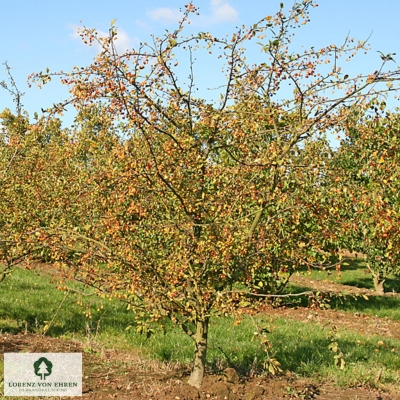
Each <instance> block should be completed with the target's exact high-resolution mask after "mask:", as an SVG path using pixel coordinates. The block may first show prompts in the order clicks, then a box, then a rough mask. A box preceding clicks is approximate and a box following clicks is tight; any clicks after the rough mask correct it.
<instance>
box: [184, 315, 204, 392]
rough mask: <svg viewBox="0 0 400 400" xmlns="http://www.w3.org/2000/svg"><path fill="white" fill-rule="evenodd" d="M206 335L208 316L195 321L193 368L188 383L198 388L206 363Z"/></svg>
mask: <svg viewBox="0 0 400 400" xmlns="http://www.w3.org/2000/svg"><path fill="white" fill-rule="evenodd" d="M207 337H208V318H205V319H204V320H201V321H197V322H196V335H195V338H194V340H195V349H194V360H193V369H192V373H191V374H190V378H189V381H188V383H189V385H191V386H194V387H195V388H197V389H199V388H200V386H201V384H202V383H203V377H204V369H205V365H206V354H207Z"/></svg>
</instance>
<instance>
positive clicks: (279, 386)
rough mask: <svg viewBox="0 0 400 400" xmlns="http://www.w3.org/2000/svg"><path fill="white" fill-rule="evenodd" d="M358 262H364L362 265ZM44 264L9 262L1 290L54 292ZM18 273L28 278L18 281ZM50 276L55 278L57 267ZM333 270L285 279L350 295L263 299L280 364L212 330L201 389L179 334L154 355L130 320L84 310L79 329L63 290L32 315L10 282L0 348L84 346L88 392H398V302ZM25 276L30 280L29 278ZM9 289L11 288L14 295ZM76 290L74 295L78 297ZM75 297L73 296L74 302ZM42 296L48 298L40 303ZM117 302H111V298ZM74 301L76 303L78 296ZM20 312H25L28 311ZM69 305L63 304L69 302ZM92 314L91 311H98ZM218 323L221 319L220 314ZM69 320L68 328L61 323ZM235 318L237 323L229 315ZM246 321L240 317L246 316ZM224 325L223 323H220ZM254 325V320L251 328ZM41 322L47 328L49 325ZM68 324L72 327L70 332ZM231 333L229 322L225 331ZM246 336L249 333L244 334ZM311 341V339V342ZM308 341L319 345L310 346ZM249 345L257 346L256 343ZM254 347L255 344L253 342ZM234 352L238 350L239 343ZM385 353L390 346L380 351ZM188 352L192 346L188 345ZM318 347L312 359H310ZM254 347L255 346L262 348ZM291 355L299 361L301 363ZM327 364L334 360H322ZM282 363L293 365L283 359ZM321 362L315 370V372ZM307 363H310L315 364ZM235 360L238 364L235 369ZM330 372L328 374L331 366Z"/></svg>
mask: <svg viewBox="0 0 400 400" xmlns="http://www.w3.org/2000/svg"><path fill="white" fill-rule="evenodd" d="M350 269H351V268H350ZM359 269H360V270H361V268H359ZM41 270H42V272H40V273H38V274H37V275H35V273H34V272H33V271H24V270H17V271H15V275H14V276H12V277H10V278H11V279H9V280H7V281H5V282H3V284H2V286H1V287H0V291H2V298H3V299H5V297H4V293H5V292H7V290H9V289H10V288H8V289H7V285H10V284H11V282H14V284H16V283H18V284H19V285H20V286H21V289H22V290H25V293H26V297H27V298H28V302H29V298H30V294H31V293H36V295H39V296H40V295H41V294H42V292H41V291H42V290H43V289H44V290H46V289H45V287H46V285H47V291H48V292H51V293H52V294H51V293H50V294H51V297H53V299H54V298H55V296H54V293H53V292H52V291H53V290H55V288H54V285H53V286H51V285H49V283H48V281H47V282H43V285H44V286H41V282H42V280H43V279H44V278H50V277H51V275H50V272H54V270H52V269H51V267H49V266H42V267H41ZM35 271H37V268H36V269H35ZM349 273H350V272H349ZM21 274H22V275H21ZM20 275H21V276H20ZM32 275H35V277H36V278H35V279H32V278H31V276H32ZM24 277H25V278H26V277H28V278H29V279H28V280H25V281H24V280H23V279H24ZM51 279H52V280H53V281H54V280H55V279H54V277H53V278H51ZM339 279H340V280H343V281H346V271H343V272H342V274H341V275H339V274H337V273H335V272H332V273H328V272H321V273H318V272H317V273H313V274H308V273H307V272H306V271H304V272H300V273H298V274H296V275H294V276H293V277H292V279H291V290H292V291H296V290H297V291H300V290H304V289H314V288H316V289H317V290H319V291H321V292H326V293H333V292H335V293H337V292H342V293H344V294H345V297H346V299H343V298H339V299H340V300H339V301H338V300H335V299H332V301H331V302H330V303H329V304H330V306H331V308H326V309H321V308H315V307H312V305H311V304H307V302H306V301H305V300H304V299H303V300H301V301H300V300H299V301H295V300H293V299H291V300H288V299H285V301H286V300H287V301H286V303H284V302H283V301H282V303H281V304H280V305H279V306H277V305H275V306H272V305H271V304H266V305H265V308H264V310H263V311H262V312H261V313H260V314H259V317H260V318H263V319H264V320H265V321H267V322H268V324H269V327H270V329H271V338H270V340H271V343H272V349H271V351H272V353H274V351H276V355H275V356H276V357H277V358H278V359H279V360H280V361H281V363H282V367H283V369H284V372H283V373H282V374H278V375H276V376H272V375H270V374H265V373H264V374H263V373H262V371H261V370H260V369H259V368H258V367H259V366H257V365H256V364H257V363H256V357H255V359H253V360H252V361H251V362H249V361H248V362H247V363H246V362H245V361H244V360H243V359H240V356H239V355H238V358H237V359H234V357H233V355H232V354H234V353H232V352H230V350H229V348H228V347H229V346H228V347H226V346H227V345H226V344H225V343H224V342H217V343H216V344H215V343H213V342H212V341H211V340H210V352H209V353H210V357H209V358H210V362H209V366H208V371H207V376H206V378H205V381H204V383H203V385H202V387H201V388H200V389H199V390H197V389H195V388H193V387H190V386H189V385H187V384H186V381H187V379H188V376H189V374H190V363H189V362H188V363H185V359H184V357H183V356H182V355H181V356H180V355H179V354H178V352H174V350H173V349H172V350H171V347H177V346H178V345H179V343H178V345H177V344H175V345H174V344H173V343H172V342H169V343H168V344H166V346H167V347H162V344H161V345H159V346H161V347H159V348H158V350H157V351H156V353H158V354H156V355H154V356H153V357H152V356H151V354H150V353H149V352H148V351H146V346H148V344H147V343H148V342H149V340H146V339H144V340H143V341H142V342H141V344H138V343H136V345H135V346H132V344H130V345H129V344H127V343H126V342H127V339H126V337H127V336H124V334H125V335H127V334H129V332H130V329H128V330H126V331H125V330H124V329H121V330H122V331H125V332H123V333H122V334H121V336H120V337H119V339H115V338H112V337H111V336H110V332H109V330H108V331H107V329H108V328H107V326H106V325H107V323H106V319H104V320H102V321H101V320H100V319H99V320H97V322H96V321H95V322H96V324H94V323H93V324H90V323H88V321H89V320H88V319H85V318H86V317H85V318H83V319H82V322H85V321H86V322H85V323H84V325H83V326H85V330H86V332H85V333H83V334H81V335H79V333H78V331H79V330H82V327H81V328H79V326H78V325H79V324H78V322H74V323H75V324H76V326H75V327H74V326H72V325H73V322H72V321H68V318H70V316H71V315H72V314H71V315H65V316H64V317H63V316H62V311H63V310H64V309H65V308H66V307H68V309H70V308H73V305H72V304H70V305H69V304H68V301H69V300H65V302H64V303H63V304H61V302H60V301H59V299H56V302H55V303H54V308H53V309H52V310H53V311H52V312H51V314H52V315H50V316H49V318H48V319H49V320H51V319H52V317H55V318H54V319H53V320H51V321H49V320H46V321H42V316H41V314H40V312H37V313H36V316H35V319H32V317H33V315H34V314H32V311H33V308H32V310H30V311H29V310H28V311H29V312H27V310H26V308H27V307H28V306H27V305H26V304H25V306H24V307H25V311H24V307H23V305H24V301H23V300H22V299H18V295H16V294H15V293H12V292H9V293H8V298H9V300H11V301H12V302H13V303H14V305H15V312H16V313H19V320H18V321H16V322H15V323H13V322H12V318H13V315H12V311H11V310H10V309H9V308H8V312H5V311H4V310H1V318H0V325H1V335H0V351H1V352H2V353H4V352H81V353H82V354H83V398H87V399H109V398H121V399H124V398H125V399H181V400H182V399H246V400H250V399H253V400H255V399H296V398H299V399H358V400H360V399H382V400H389V399H400V390H399V389H398V387H399V382H400V375H399V374H398V373H397V375H396V373H395V372H394V371H395V369H396V365H393V361H391V362H389V361H387V360H386V361H385V359H387V358H388V357H390V354H392V356H393V358H394V359H398V358H399V357H398V355H399V350H400V318H399V317H398V315H396V314H390V313H391V312H393V313H396V312H397V310H396V309H394V310H391V308H393V307H394V308H396V307H395V305H396V304H397V303H396V302H397V301H400V298H399V295H398V294H397V293H394V292H393V291H392V293H388V294H387V295H385V296H380V297H378V296H374V293H373V291H372V290H371V289H369V288H363V287H355V286H350V285H343V284H342V283H338V280H339ZM18 280H19V282H16V281H18ZM27 282H31V284H32V287H31V288H29V285H28V284H27ZM360 282H362V280H360V281H359V283H360ZM359 286H362V284H359ZM365 286H368V285H365ZM11 289H12V288H11ZM14 292H15V291H14ZM59 294H60V298H61V301H62V300H63V299H64V297H65V298H67V297H66V296H65V295H64V293H63V292H60V293H59ZM353 295H357V297H356V298H354V297H353ZM13 296H16V297H15V298H12V297H13ZM363 296H364V297H367V298H368V300H366V299H365V298H364V297H363ZM10 297H11V299H10ZM72 297H74V296H72ZM90 298H91V302H96V301H97V300H95V299H94V298H93V297H90ZM42 299H43V295H42ZM68 299H69V298H68ZM5 300H6V299H5ZM73 300H74V302H75V303H76V298H75V297H74V298H73ZM71 301H72V300H71ZM80 301H81V300H79V299H78V302H80ZM31 302H32V301H31ZM393 302H394V303H393ZM395 303H396V304H395ZM60 305H61V307H60ZM37 306H38V305H37V304H36V307H37ZM42 306H44V305H43V304H42ZM115 306H116V307H117V305H115ZM18 307H20V308H18ZM32 307H35V305H32ZM77 307H78V308H79V306H77ZM80 307H81V309H83V310H84V311H85V312H86V313H87V312H88V309H87V307H86V306H85V305H84V306H83V307H82V306H80ZM385 308H387V310H385ZM50 309H51V308H49V309H48V310H47V312H49V310H50ZM105 309H107V305H105ZM397 309H398V308H397ZM24 312H27V314H26V315H24V314H23V313H24ZM65 312H67V310H66V309H65ZM385 312H387V313H388V316H385ZM28 314H29V316H28ZM64 318H65V320H64ZM92 319H94V320H96V314H95V312H94V311H93V315H92ZM231 322H232V321H231ZM64 323H65V324H66V325H64ZM216 323H217V324H218V322H216ZM46 324H47V326H46ZM68 325H69V328H70V329H69V330H68V329H67V327H68ZM97 325H99V326H97ZM231 325H234V324H232V323H231ZM242 325H246V323H245V321H243V323H242ZM239 327H240V325H239ZM333 327H334V331H335V332H336V333H337V334H336V336H335V337H334V339H332V337H331V338H330V339H329V338H327V336H328V335H332V334H331V333H328V332H332V331H333V329H332V328H333ZM115 328H116V327H115ZM224 329H225V330H227V328H226V327H225V328H224ZM251 329H252V328H251V327H250V331H251ZM103 330H104V331H107V333H106V334H105V335H102V334H101V331H103ZM44 331H46V334H45V335H44V334H43V332H44ZM74 331H75V334H73V332H74ZM312 331H320V332H321V333H322V336H325V339H326V340H325V341H324V340H322V339H321V337H322V336H321V337H317V336H315V337H314V336H312V335H313V334H312V333H311V332H312ZM243 332H244V331H243ZM243 332H242V333H243ZM229 335H230V333H229V331H228V330H227V336H229ZM238 335H239V336H240V334H237V335H236V336H235V337H232V338H231V339H229V338H228V339H227V340H232V346H237V347H238V346H239V345H240V343H242V346H244V345H243V343H244V342H240V341H238ZM293 335H294V336H297V337H301V341H302V342H303V347H302V346H301V345H299V346H298V347H297V348H296V349H295V350H293V349H288V352H292V353H296V351H297V353H298V354H297V355H295V354H293V360H292V361H291V362H292V364H291V362H290V361H288V360H286V361H284V360H282V359H281V358H285V351H284V350H283V349H284V344H285V341H288V342H289V341H293ZM157 336H158V337H159V336H161V338H159V339H157V340H159V341H161V343H162V342H163V341H164V342H165V343H166V342H168V341H170V340H171V339H170V337H169V336H168V335H165V336H163V334H158V335H156V336H155V337H157ZM250 336H251V335H250ZM163 337H164V339H163ZM245 340H247V341H249V342H250V341H251V339H250V337H249V335H247V337H246V338H245ZM301 341H300V342H301ZM309 341H311V343H308V342H309ZM330 341H331V342H332V341H337V343H338V344H339V347H340V348H341V349H342V350H343V358H344V359H345V361H346V367H345V369H344V370H343V371H341V370H340V369H339V368H336V367H335V366H334V365H333V364H334V361H333V360H334V355H335V354H337V353H333V352H332V351H330V350H329V349H328V344H329V342H330ZM253 343H254V341H253ZM307 343H308V345H307ZM219 344H220V345H221V347H222V348H221V349H220V350H221V351H220V353H219V354H220V356H221V352H223V354H224V356H225V357H222V358H224V359H223V360H222V359H220V360H219V361H216V357H215V355H213V348H214V349H215V348H218V347H220V346H219ZM300 344H301V343H300ZM183 345H184V344H182V346H183ZM312 345H314V346H316V347H315V348H314V349H312V348H311V349H310V347H312ZM396 346H399V347H396ZM189 347H190V342H189ZM363 347H365V348H366V349H369V350H368V351H371V354H369V353H368V351H367V352H366V353H360V354H358V355H357V356H355V355H354V354H353V355H352V354H351V353H352V352H353V351H354V352H357V351H358V350H360V351H361V349H362V348H363ZM168 348H170V349H169V351H170V353H169V354H167V353H168ZM255 349H256V354H257V347H255ZM153 350H154V347H153ZM215 351H216V350H215ZM215 351H214V353H215ZM246 351H247V356H249V353H250V352H251V351H250V350H243V352H246ZM258 351H259V352H260V351H261V350H260V349H258ZM182 352H183V350H182ZM239 353H240V351H238V354H239ZM316 353H318V354H322V358H321V359H319V360H320V361H319V362H320V363H321V364H320V366H318V365H316V366H314V367H311V364H313V363H318V357H317V356H316V355H315V354H316ZM384 353H387V354H386V355H384ZM188 354H189V355H190V351H189V352H188ZM288 354H289V353H288ZM160 355H161V356H160ZM314 356H315V360H312V358H313V357H314ZM379 356H382V357H386V358H384V359H378V358H377V359H376V361H373V360H374V357H379ZM259 357H261V356H260V355H259ZM296 357H298V358H296ZM361 358H371V360H372V361H371V362H372V363H374V362H375V363H376V364H368V362H367V360H364V361H365V363H366V364H365V365H364V364H362V363H360V364H357V362H358V361H360V359H361ZM326 359H327V360H326ZM293 363H297V364H299V365H298V367H297V366H295V364H293ZM385 363H386V364H385ZM300 364H303V365H300ZM307 364H308V365H307ZM325 364H326V365H325ZM328 364H332V365H330V366H328ZM251 365H253V366H251ZM371 365H372V366H371ZM288 366H289V368H287V367H288ZM319 367H320V369H321V371H320V373H318V368H319ZM307 368H309V370H307ZM312 368H314V369H313V370H312ZM354 368H356V369H360V370H362V369H363V368H366V370H368V371H365V373H364V374H363V373H362V372H361V373H359V374H358V375H357V374H354V373H353V372H352V370H353V369H354ZM398 369H399V368H398V366H397V370H398ZM234 370H236V371H237V372H238V373H239V374H238V375H237V374H236V373H235V371H234ZM330 373H331V374H332V375H329V374H330ZM389 375H390V377H389Z"/></svg>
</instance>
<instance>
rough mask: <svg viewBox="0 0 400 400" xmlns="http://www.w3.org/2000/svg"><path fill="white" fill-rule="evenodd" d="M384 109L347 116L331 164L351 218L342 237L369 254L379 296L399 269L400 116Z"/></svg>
mask: <svg viewBox="0 0 400 400" xmlns="http://www.w3.org/2000/svg"><path fill="white" fill-rule="evenodd" d="M384 109H385V102H383V101H382V102H381V101H372V102H371V103H370V104H369V109H367V110H365V112H361V113H359V114H356V115H354V116H353V118H349V119H348V121H347V122H346V128H345V129H346V138H345V139H344V140H343V141H342V143H341V145H340V148H339V150H338V151H337V153H336V155H335V158H334V164H335V167H334V168H332V174H333V176H335V177H336V181H337V183H338V185H337V186H338V188H339V190H340V191H341V196H342V201H343V203H342V204H343V207H344V209H345V210H346V213H347V218H348V220H349V221H351V222H350V223H349V224H348V225H347V230H346V232H344V233H343V235H344V237H345V238H346V239H347V243H348V247H349V248H351V249H352V250H354V251H356V252H359V253H362V254H364V255H365V257H366V263H367V267H368V269H369V271H370V272H371V274H372V277H373V282H374V287H375V290H376V292H377V293H378V294H383V293H384V291H385V286H384V285H385V280H386V279H387V277H388V275H389V274H399V273H400V247H399V245H400V239H399V238H400V196H399V193H400V169H399V165H400V117H399V114H398V113H397V112H396V113H391V112H385V111H384Z"/></svg>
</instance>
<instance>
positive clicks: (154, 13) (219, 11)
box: [147, 0, 239, 26]
mask: <svg viewBox="0 0 400 400" xmlns="http://www.w3.org/2000/svg"><path fill="white" fill-rule="evenodd" d="M210 4H211V8H210V11H211V12H210V13H209V14H202V13H200V17H194V18H191V19H190V21H191V23H192V24H193V25H195V26H199V25H201V26H204V25H213V24H219V23H225V22H235V21H237V19H238V16H239V13H238V12H237V11H236V10H235V9H234V8H233V7H232V6H231V5H230V4H229V1H228V0H211V1H210ZM147 15H148V17H149V18H150V19H151V20H152V21H157V22H160V23H161V24H163V25H171V24H176V23H177V22H178V21H179V20H180V19H181V18H182V16H183V14H182V12H181V11H179V10H178V9H176V8H168V7H159V8H156V9H154V10H151V11H149V12H148V13H147Z"/></svg>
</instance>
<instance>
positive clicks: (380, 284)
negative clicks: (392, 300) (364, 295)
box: [372, 272, 385, 296]
mask: <svg viewBox="0 0 400 400" xmlns="http://www.w3.org/2000/svg"><path fill="white" fill-rule="evenodd" d="M372 277H373V280H374V287H375V292H376V294H377V295H378V296H382V295H383V294H385V278H384V277H383V276H382V274H380V273H379V272H376V273H373V274H372Z"/></svg>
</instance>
